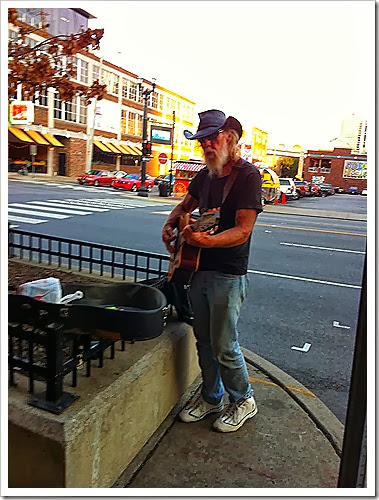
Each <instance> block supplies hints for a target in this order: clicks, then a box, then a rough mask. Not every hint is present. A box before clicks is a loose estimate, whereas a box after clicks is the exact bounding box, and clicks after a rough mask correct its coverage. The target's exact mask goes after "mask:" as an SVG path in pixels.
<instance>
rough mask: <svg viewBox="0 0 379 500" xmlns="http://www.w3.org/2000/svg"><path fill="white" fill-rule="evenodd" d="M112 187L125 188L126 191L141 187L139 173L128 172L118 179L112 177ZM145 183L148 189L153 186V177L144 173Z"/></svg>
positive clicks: (136, 189)
mask: <svg viewBox="0 0 379 500" xmlns="http://www.w3.org/2000/svg"><path fill="white" fill-rule="evenodd" d="M112 185H113V187H114V188H115V189H126V190H127V191H133V192H135V191H138V189H139V188H140V187H141V174H128V175H126V176H125V177H121V178H120V179H114V181H113V184H112ZM145 185H146V188H147V190H148V191H151V190H152V189H153V186H154V178H153V177H150V175H147V174H146V178H145Z"/></svg>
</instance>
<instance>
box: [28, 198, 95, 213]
mask: <svg viewBox="0 0 379 500" xmlns="http://www.w3.org/2000/svg"><path fill="white" fill-rule="evenodd" d="M29 203H33V206H32V207H30V208H38V207H37V206H34V204H35V205H38V204H39V205H40V208H42V209H45V210H51V211H52V212H61V213H64V214H70V215H91V214H92V212H83V211H81V212H79V210H71V209H69V210H68V209H67V208H66V207H64V208H61V207H59V206H57V205H56V204H55V203H47V202H42V201H41V202H39V201H30V202H29ZM45 205H46V206H45ZM75 208H79V207H75ZM80 210H81V209H80Z"/></svg>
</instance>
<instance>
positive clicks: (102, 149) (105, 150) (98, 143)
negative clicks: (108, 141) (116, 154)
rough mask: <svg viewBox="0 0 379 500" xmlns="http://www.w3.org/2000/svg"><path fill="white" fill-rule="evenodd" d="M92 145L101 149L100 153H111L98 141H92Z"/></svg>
mask: <svg viewBox="0 0 379 500" xmlns="http://www.w3.org/2000/svg"><path fill="white" fill-rule="evenodd" d="M93 143H94V145H95V146H96V147H98V148H99V149H101V151H104V153H111V152H112V151H111V150H110V149H108V148H107V146H105V145H104V144H103V143H102V142H100V141H93Z"/></svg>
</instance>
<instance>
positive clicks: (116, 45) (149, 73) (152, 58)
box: [69, 0, 375, 148]
mask: <svg viewBox="0 0 379 500" xmlns="http://www.w3.org/2000/svg"><path fill="white" fill-rule="evenodd" d="M69 6H71V2H70V5H69ZM75 6H77V7H78V6H80V7H82V8H84V9H86V10H88V12H90V13H91V14H93V15H95V16H96V17H97V19H95V20H92V21H90V23H89V26H90V27H91V28H95V27H99V28H100V27H101V28H104V30H105V32H104V37H103V38H102V40H101V43H100V47H101V49H100V51H98V52H97V53H96V55H99V56H103V57H104V58H105V59H106V60H108V61H111V62H114V63H115V64H118V65H120V66H122V67H123V68H125V69H127V70H129V71H131V72H133V73H135V74H137V75H139V76H142V77H144V78H147V79H151V78H152V77H155V78H156V79H157V84H159V85H161V86H163V87H165V88H167V89H169V90H171V91H173V92H176V93H178V94H180V95H183V96H184V97H187V98H188V99H190V100H193V101H195V102H196V103H197V105H198V111H203V110H206V109H212V108H216V109H221V110H223V111H224V112H225V113H226V114H231V115H233V116H235V117H236V118H238V119H239V120H240V121H241V122H242V124H243V126H244V128H246V127H249V126H251V125H255V126H257V127H259V128H262V129H264V130H266V131H267V132H268V133H269V143H271V144H272V145H274V144H275V143H286V144H287V145H294V144H300V145H302V146H304V147H308V148H312V147H322V146H325V145H327V144H328V141H329V140H330V139H333V138H335V137H336V136H338V134H339V132H340V126H341V120H342V119H343V118H344V117H346V116H349V115H350V114H352V113H355V114H358V115H363V116H364V117H365V118H367V116H368V114H370V107H373V106H374V91H373V88H374V87H373V75H374V72H372V73H371V75H372V81H370V80H371V78H370V76H369V73H368V68H369V67H371V66H372V67H373V66H374V53H373V52H374V20H375V13H374V9H375V2H374V1H348V2H344V1H336V2H333V1H315V2H307V1H303V2H300V1H293V2H289V1H283V0H281V1H267V2H260V1H243V2H239V1H233V2H231V1H210V2H208V1H193V2H188V1H177V2H174V1H168V2H161V1H158V0H156V1H139V2H128V1H118V2H111V1H107V2H77V3H76V4H75ZM119 52H120V53H119Z"/></svg>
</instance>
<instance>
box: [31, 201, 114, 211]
mask: <svg viewBox="0 0 379 500" xmlns="http://www.w3.org/2000/svg"><path fill="white" fill-rule="evenodd" d="M47 201H51V202H54V204H55V203H56V204H57V205H56V207H57V210H61V208H62V207H61V206H59V205H60V204H62V205H65V206H68V207H70V209H71V208H74V209H75V208H79V206H78V207H77V206H76V204H74V203H72V204H71V203H69V204H66V203H67V202H65V201H62V200H47ZM41 203H42V202H41ZM58 204H59V205H58ZM58 207H59V208H58ZM88 208H89V207H83V209H84V210H88ZM54 210H55V209H54ZM108 211H109V209H108V208H98V207H92V206H91V212H108Z"/></svg>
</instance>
